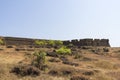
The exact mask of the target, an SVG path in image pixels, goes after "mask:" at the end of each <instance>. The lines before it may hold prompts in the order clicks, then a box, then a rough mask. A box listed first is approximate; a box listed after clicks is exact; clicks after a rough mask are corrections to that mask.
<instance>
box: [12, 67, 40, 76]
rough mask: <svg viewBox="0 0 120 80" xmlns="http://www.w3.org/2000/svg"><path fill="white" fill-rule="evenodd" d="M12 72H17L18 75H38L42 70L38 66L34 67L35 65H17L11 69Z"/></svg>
mask: <svg viewBox="0 0 120 80" xmlns="http://www.w3.org/2000/svg"><path fill="white" fill-rule="evenodd" d="M11 72H12V73H15V74H17V75H20V76H27V75H31V76H38V75H39V74H40V71H39V69H38V68H36V67H34V66H29V65H27V66H25V65H24V66H21V65H19V66H16V67H14V68H13V69H12V71H11Z"/></svg>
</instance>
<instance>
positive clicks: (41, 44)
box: [35, 40, 47, 46]
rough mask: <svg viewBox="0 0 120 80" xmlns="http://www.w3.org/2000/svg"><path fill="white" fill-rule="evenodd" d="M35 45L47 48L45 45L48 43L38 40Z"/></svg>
mask: <svg viewBox="0 0 120 80" xmlns="http://www.w3.org/2000/svg"><path fill="white" fill-rule="evenodd" d="M35 44H36V45H39V46H45V45H47V42H46V41H44V40H36V41H35Z"/></svg>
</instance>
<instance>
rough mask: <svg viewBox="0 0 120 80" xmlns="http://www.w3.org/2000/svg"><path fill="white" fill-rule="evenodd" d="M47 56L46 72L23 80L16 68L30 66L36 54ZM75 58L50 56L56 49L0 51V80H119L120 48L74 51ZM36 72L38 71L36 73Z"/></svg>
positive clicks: (6, 48) (5, 48) (12, 47)
mask: <svg viewBox="0 0 120 80" xmlns="http://www.w3.org/2000/svg"><path fill="white" fill-rule="evenodd" d="M37 50H44V51H45V52H46V53H48V54H47V56H46V65H47V68H46V69H45V70H40V73H39V75H37V76H34V75H26V76H20V75H17V74H16V73H13V72H12V69H13V68H14V67H15V66H20V65H22V66H25V65H27V64H30V61H31V60H32V58H31V57H30V56H31V54H32V53H33V52H34V51H37ZM71 50H72V54H71V55H65V56H56V55H54V54H53V55H51V54H52V52H53V51H54V48H28V47H19V48H18V47H15V46H8V47H5V46H1V47H0V80H120V76H119V75H120V48H115V47H114V48H109V47H108V48H105V47H81V48H71ZM35 70H37V69H35Z"/></svg>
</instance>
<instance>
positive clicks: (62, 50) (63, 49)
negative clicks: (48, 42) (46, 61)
mask: <svg viewBox="0 0 120 80" xmlns="http://www.w3.org/2000/svg"><path fill="white" fill-rule="evenodd" d="M56 53H57V54H61V55H68V54H71V49H69V48H66V47H61V48H60V49H57V50H56Z"/></svg>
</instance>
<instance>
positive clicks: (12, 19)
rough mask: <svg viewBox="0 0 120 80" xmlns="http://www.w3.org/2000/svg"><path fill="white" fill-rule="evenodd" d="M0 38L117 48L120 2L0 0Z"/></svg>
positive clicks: (119, 38)
mask: <svg viewBox="0 0 120 80" xmlns="http://www.w3.org/2000/svg"><path fill="white" fill-rule="evenodd" d="M0 35H1V36H16V37H28V38H29V37H30V38H40V39H60V40H67V39H82V38H108V39H110V44H111V45H112V46H120V37H119V35H120V0H0Z"/></svg>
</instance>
